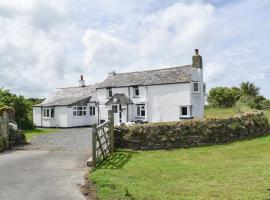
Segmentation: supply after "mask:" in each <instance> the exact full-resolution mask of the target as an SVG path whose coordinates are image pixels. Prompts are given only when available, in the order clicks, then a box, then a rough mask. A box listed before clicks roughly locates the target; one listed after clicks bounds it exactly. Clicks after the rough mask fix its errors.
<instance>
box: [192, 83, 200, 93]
mask: <svg viewBox="0 0 270 200" xmlns="http://www.w3.org/2000/svg"><path fill="white" fill-rule="evenodd" d="M193 92H199V83H198V82H194V83H193Z"/></svg>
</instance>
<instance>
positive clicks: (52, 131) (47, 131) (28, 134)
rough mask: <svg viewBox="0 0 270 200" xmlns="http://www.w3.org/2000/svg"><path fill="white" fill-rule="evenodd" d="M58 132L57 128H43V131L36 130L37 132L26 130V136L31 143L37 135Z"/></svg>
mask: <svg viewBox="0 0 270 200" xmlns="http://www.w3.org/2000/svg"><path fill="white" fill-rule="evenodd" d="M57 131H58V129H55V128H42V129H35V130H25V131H24V134H25V137H26V140H27V141H29V140H31V138H32V137H33V136H35V135H42V134H49V133H55V132H57Z"/></svg>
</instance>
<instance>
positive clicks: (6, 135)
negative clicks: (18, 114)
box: [3, 111, 9, 147]
mask: <svg viewBox="0 0 270 200" xmlns="http://www.w3.org/2000/svg"><path fill="white" fill-rule="evenodd" d="M8 123H9V115H8V112H7V111H4V112H3V136H4V138H5V139H6V147H9V130H8V129H9V127H8Z"/></svg>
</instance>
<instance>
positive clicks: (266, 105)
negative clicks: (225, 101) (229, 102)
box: [236, 95, 270, 110]
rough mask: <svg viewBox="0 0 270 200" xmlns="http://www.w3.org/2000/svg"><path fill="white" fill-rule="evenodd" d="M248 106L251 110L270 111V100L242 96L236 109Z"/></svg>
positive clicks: (260, 97) (261, 97)
mask: <svg viewBox="0 0 270 200" xmlns="http://www.w3.org/2000/svg"><path fill="white" fill-rule="evenodd" d="M241 106H242V107H243V106H247V107H249V108H251V109H257V110H267V109H270V100H267V99H266V98H265V97H263V96H246V95H245V96H242V97H240V99H239V100H238V101H237V103H236V107H237V108H239V107H241Z"/></svg>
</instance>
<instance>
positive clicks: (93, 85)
mask: <svg viewBox="0 0 270 200" xmlns="http://www.w3.org/2000/svg"><path fill="white" fill-rule="evenodd" d="M98 84H99V83H96V84H94V85H86V86H84V87H82V86H70V87H60V88H56V89H71V88H86V87H91V86H93V87H94V86H97V85H98Z"/></svg>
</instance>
